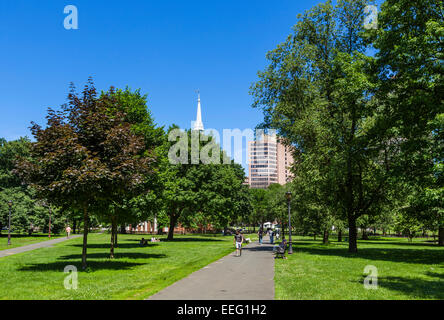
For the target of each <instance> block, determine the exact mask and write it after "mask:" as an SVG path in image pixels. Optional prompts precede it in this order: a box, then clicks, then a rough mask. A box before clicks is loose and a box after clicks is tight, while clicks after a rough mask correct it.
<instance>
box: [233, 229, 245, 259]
mask: <svg viewBox="0 0 444 320" xmlns="http://www.w3.org/2000/svg"><path fill="white" fill-rule="evenodd" d="M243 242H244V236H243V235H242V234H241V233H240V232H239V230H236V234H235V235H234V245H235V246H236V257H239V256H241V255H242V243H243Z"/></svg>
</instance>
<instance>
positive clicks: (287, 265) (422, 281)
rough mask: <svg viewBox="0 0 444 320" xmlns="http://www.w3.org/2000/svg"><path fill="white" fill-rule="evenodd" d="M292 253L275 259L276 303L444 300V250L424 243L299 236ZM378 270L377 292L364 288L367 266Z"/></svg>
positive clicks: (421, 241)
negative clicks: (351, 249) (353, 248)
mask: <svg viewBox="0 0 444 320" xmlns="http://www.w3.org/2000/svg"><path fill="white" fill-rule="evenodd" d="M293 241H294V243H293V251H294V253H293V255H289V256H288V255H287V256H288V259H287V260H282V259H276V264H275V286H276V299H280V300H287V299H322V300H324V299H347V300H352V299H360V300H363V299H364V300H366V299H393V300H395V299H444V248H442V247H437V246H436V245H433V244H431V243H429V242H426V241H425V239H416V240H415V241H414V242H413V243H408V242H407V240H406V239H396V238H395V239H394V238H378V239H375V238H374V239H370V240H367V241H359V242H358V253H357V254H349V253H348V252H347V249H348V244H347V243H346V242H342V243H338V242H334V241H332V242H331V243H330V244H329V245H322V244H321V243H320V242H319V241H313V240H310V239H309V238H303V237H296V238H295V239H293ZM367 265H373V266H375V267H376V268H377V270H378V289H376V290H369V289H365V288H364V285H363V282H364V278H365V277H366V275H364V268H365V266H367Z"/></svg>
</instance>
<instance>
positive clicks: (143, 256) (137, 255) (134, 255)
mask: <svg viewBox="0 0 444 320" xmlns="http://www.w3.org/2000/svg"><path fill="white" fill-rule="evenodd" d="M108 258H109V252H100V253H88V259H108ZM114 258H115V259H119V258H129V259H151V258H155V259H161V258H166V255H165V254H151V253H143V252H115V253H114ZM74 259H80V260H81V259H82V255H81V254H70V255H67V256H61V257H60V258H59V260H74ZM110 261H113V260H110Z"/></svg>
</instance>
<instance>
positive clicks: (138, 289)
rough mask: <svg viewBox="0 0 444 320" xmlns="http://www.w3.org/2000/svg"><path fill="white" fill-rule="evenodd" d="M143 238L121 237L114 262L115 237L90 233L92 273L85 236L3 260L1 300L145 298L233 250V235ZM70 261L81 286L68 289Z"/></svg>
mask: <svg viewBox="0 0 444 320" xmlns="http://www.w3.org/2000/svg"><path fill="white" fill-rule="evenodd" d="M142 237H145V238H147V236H142V235H119V239H118V242H119V245H118V248H117V249H116V251H115V257H116V258H115V259H113V260H110V259H109V238H110V236H109V235H108V234H91V235H89V237H88V265H89V270H88V271H82V269H81V251H82V239H81V238H77V239H72V240H68V241H65V242H63V243H59V244H56V245H55V246H54V247H51V248H42V249H37V250H34V251H29V252H25V253H21V254H17V255H13V256H9V257H4V258H0V283H1V286H0V299H146V298H148V297H149V296H151V295H153V294H155V293H156V292H158V291H160V290H161V289H163V288H165V287H167V286H169V285H171V284H173V283H174V282H176V281H178V280H180V279H182V278H183V277H185V276H187V275H189V274H190V273H192V272H194V271H196V270H198V269H200V268H202V267H204V266H206V265H208V264H209V263H211V262H213V261H215V260H217V259H220V258H222V257H223V256H225V255H227V254H229V253H230V252H233V251H234V246H233V238H232V237H228V236H227V237H222V236H219V235H217V236H214V235H208V236H202V235H190V236H175V240H174V241H171V242H167V241H162V242H158V243H150V244H149V245H148V246H145V247H140V246H139V241H140V239H141V238H142ZM148 238H149V236H148ZM161 239H162V240H164V237H161ZM67 265H74V266H76V267H77V268H78V271H79V272H78V283H79V284H78V289H77V290H66V289H65V288H64V279H65V277H66V276H67V275H68V274H65V273H64V272H63V270H64V268H65V266H67Z"/></svg>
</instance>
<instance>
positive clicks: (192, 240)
mask: <svg viewBox="0 0 444 320" xmlns="http://www.w3.org/2000/svg"><path fill="white" fill-rule="evenodd" d="M160 241H161V242H219V241H224V240H221V239H211V238H210V237H208V239H203V238H175V239H173V240H167V239H165V238H164V239H160Z"/></svg>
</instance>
